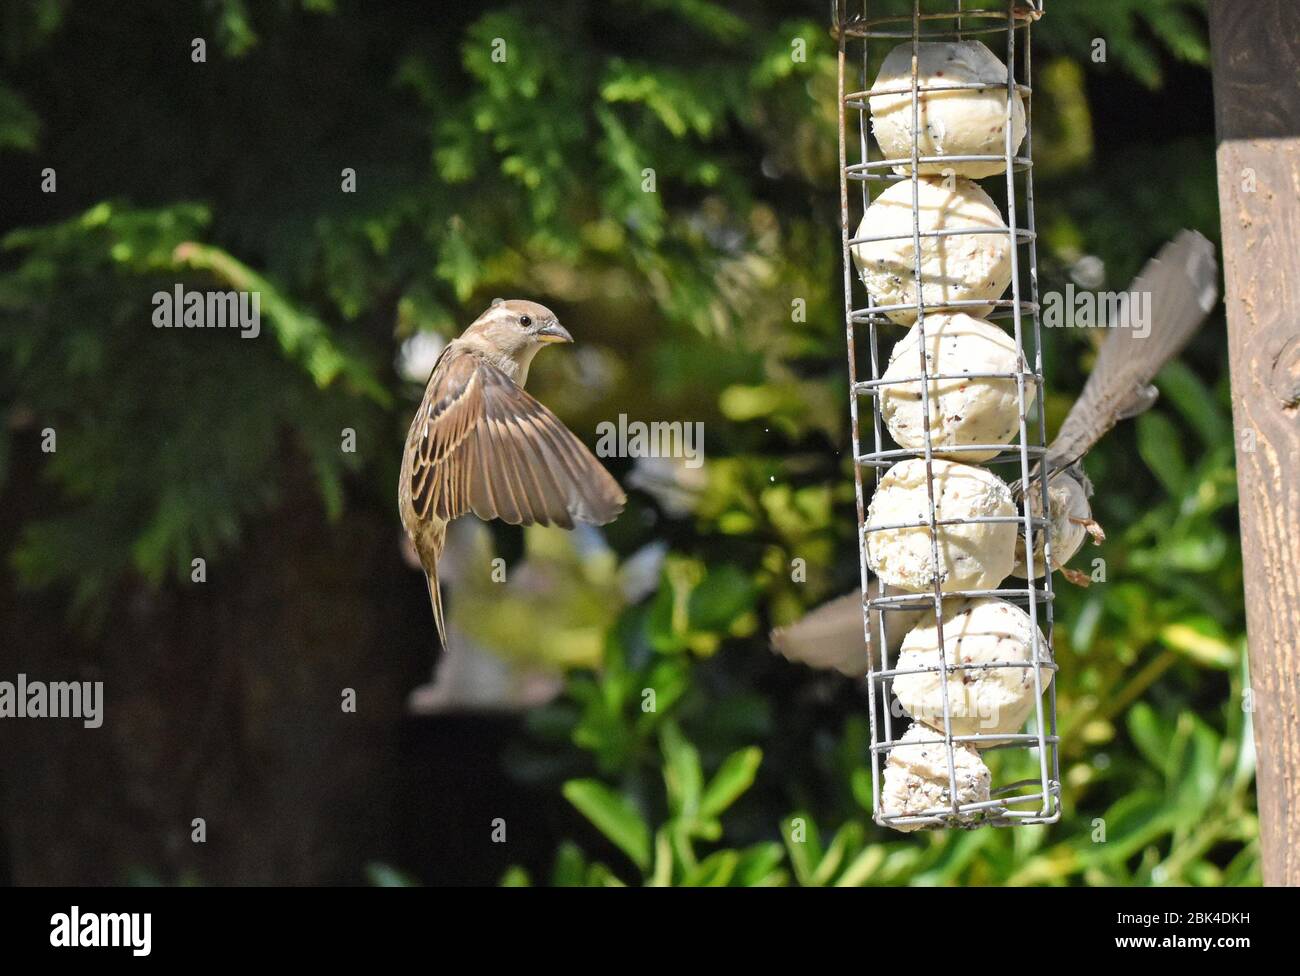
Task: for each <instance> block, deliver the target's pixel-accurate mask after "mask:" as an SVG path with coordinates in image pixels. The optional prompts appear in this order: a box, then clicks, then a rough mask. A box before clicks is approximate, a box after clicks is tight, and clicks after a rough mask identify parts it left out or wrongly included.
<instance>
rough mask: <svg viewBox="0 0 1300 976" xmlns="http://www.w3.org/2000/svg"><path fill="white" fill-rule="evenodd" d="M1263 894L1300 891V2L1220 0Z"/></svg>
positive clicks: (1232, 361) (1231, 327) (1217, 74)
mask: <svg viewBox="0 0 1300 976" xmlns="http://www.w3.org/2000/svg"><path fill="white" fill-rule="evenodd" d="M1210 47H1211V52H1212V59H1213V66H1214V108H1215V131H1216V134H1217V138H1218V153H1217V155H1218V170H1219V211H1220V221H1221V224H1222V230H1223V272H1224V279H1225V284H1226V286H1227V287H1226V294H1225V301H1226V304H1227V312H1228V358H1229V365H1230V368H1231V373H1232V416H1233V423H1234V426H1235V427H1236V431H1237V481H1238V484H1239V486H1240V490H1241V503H1240V515H1241V547H1242V554H1243V556H1244V562H1245V573H1246V627H1247V633H1248V640H1249V646H1250V673H1251V681H1250V683H1251V689H1252V694H1251V697H1252V699H1253V705H1254V721H1255V748H1256V751H1257V753H1258V756H1259V764H1258V774H1257V780H1258V789H1259V820H1260V844H1261V849H1262V859H1263V869H1264V883H1265V884H1268V885H1300V62H1298V61H1297V58H1300V4H1297V3H1296V2H1295V0H1249V2H1242V0H1212V2H1211V3H1210Z"/></svg>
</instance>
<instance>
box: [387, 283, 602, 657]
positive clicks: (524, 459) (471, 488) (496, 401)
mask: <svg viewBox="0 0 1300 976" xmlns="http://www.w3.org/2000/svg"><path fill="white" fill-rule="evenodd" d="M572 341H573V337H572V336H571V335H569V333H568V332H567V331H566V330H565V328H564V327H563V326H562V325H560V323H559V322H558V321H557V320H556V318H555V313H554V312H552V311H551V310H550V309H549V308H546V307H545V306H544V305H538V304H537V303H536V302H527V301H520V300H511V301H497V302H493V303H492V306H491V307H490V308H489V309H488V310H487V311H485V312H484V313H483V314H482V315H480V316H479V317H478V318H477V319H476V320H475V321H474V323H473V324H472V325H471V326H470V327H469V328H468V329H466V330H465V331H464V332H463V333H461V335H460V338H458V339H454V340H452V342H450V343H449V344H448V345H447V348H446V349H444V350H443V352H442V354H441V355H440V356H439V357H438V361H437V363H435V364H434V367H433V374H432V375H431V376H430V377H429V383H428V386H426V387H425V390H424V399H423V400H422V401H421V402H420V408H419V410H417V411H416V413H415V418H414V419H413V420H412V421H411V429H410V431H409V432H408V433H407V435H406V448H405V451H404V452H403V455H402V474H401V480H400V481H399V483H398V486H397V503H398V507H399V509H400V510H401V514H402V525H403V527H404V528H405V529H406V534H407V535H408V536H409V537H410V539H411V542H412V543H413V544H414V546H415V551H416V552H417V553H418V554H419V557H420V563H421V565H422V566H423V567H424V573H425V576H426V577H427V579H428V583H429V599H430V601H431V603H432V604H433V619H434V623H436V624H437V627H438V636H439V638H440V639H441V640H442V643H443V646H444V647H445V646H446V645H447V626H446V621H445V620H444V618H443V610H442V593H441V591H440V589H439V588H438V557H439V556H441V555H442V549H443V545H444V543H445V542H446V538H447V523H449V522H450V521H451V520H452V519H454V518H457V517H459V516H461V515H464V514H465V513H467V512H473V513H474V514H475V515H477V516H478V517H479V518H481V519H494V518H499V519H501V520H502V521H503V522H508V523H509V524H511V525H532V524H533V523H534V522H538V523H540V524H542V525H551V524H555V525H559V526H562V527H563V528H566V529H571V528H573V524H574V522H588V523H591V524H593V525H604V524H605V523H606V522H610V521H613V519H614V518H615V517H616V516H617V515H618V513H619V512H620V511H622V509H623V503H624V502H625V501H626V500H627V499H626V497H625V496H624V494H623V490H622V489H621V488H619V486H618V482H616V481H615V480H614V479H613V478H612V477H611V476H610V474H609V472H608V471H606V470H605V468H604V467H603V466H602V465H601V463H600V462H599V461H597V460H596V458H595V457H594V456H592V454H591V452H590V451H588V450H587V448H586V446H585V445H584V444H583V443H582V441H580V440H578V438H577V437H575V436H574V435H573V434H572V433H571V432H570V431H569V429H568V428H567V427H565V426H564V424H563V423H561V421H560V419H559V418H558V417H556V416H555V414H553V413H551V411H549V410H547V409H546V407H544V406H542V405H541V404H540V403H538V402H537V401H536V400H535V399H533V398H532V397H531V396H529V395H528V394H527V393H525V392H524V389H523V387H524V383H525V381H526V380H527V379H528V367H529V366H530V365H531V363H532V361H533V357H534V356H535V355H537V351H538V350H539V349H541V348H542V346H544V345H547V344H548V343H553V342H572Z"/></svg>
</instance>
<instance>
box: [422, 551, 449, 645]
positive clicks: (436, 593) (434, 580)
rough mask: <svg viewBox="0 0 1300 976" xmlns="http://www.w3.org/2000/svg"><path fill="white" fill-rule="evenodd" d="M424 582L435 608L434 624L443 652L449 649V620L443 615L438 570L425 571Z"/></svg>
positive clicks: (430, 601)
mask: <svg viewBox="0 0 1300 976" xmlns="http://www.w3.org/2000/svg"><path fill="white" fill-rule="evenodd" d="M424 580H425V582H426V583H428V584H429V603H430V604H431V605H432V606H433V623H434V625H435V626H436V627H437V628H438V640H440V641H441V642H442V647H443V650H446V649H447V620H446V618H445V617H444V616H443V613H442V587H440V586H439V585H438V573H437V571H436V570H434V571H432V572H430V571H427V570H426V571H425V574H424Z"/></svg>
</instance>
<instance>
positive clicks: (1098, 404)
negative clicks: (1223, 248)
mask: <svg viewBox="0 0 1300 976" xmlns="http://www.w3.org/2000/svg"><path fill="white" fill-rule="evenodd" d="M1128 291H1129V293H1130V294H1134V293H1136V294H1143V293H1146V294H1149V295H1150V296H1151V299H1150V301H1151V304H1150V311H1151V322H1150V330H1149V332H1148V331H1143V330H1140V329H1138V330H1135V329H1133V328H1129V327H1126V326H1125V325H1124V324H1120V327H1118V328H1111V329H1109V330H1108V331H1107V335H1106V338H1105V339H1104V340H1103V341H1102V344H1101V349H1100V350H1099V351H1098V353H1097V362H1096V365H1095V366H1094V367H1093V370H1092V375H1091V376H1089V377H1088V382H1087V383H1086V384H1085V385H1084V388H1083V392H1082V393H1081V394H1080V395H1079V399H1078V400H1077V401H1076V402H1075V404H1074V406H1073V408H1071V410H1070V413H1069V415H1068V416H1067V417H1066V418H1065V422H1064V423H1062V424H1061V429H1060V432H1059V433H1058V434H1057V435H1056V439H1055V440H1054V441H1052V444H1051V446H1050V447H1049V448H1048V450H1047V464H1048V469H1049V471H1051V472H1055V471H1058V470H1060V469H1061V468H1064V467H1068V466H1069V465H1071V464H1073V463H1074V462H1075V461H1077V460H1079V458H1081V457H1083V455H1084V454H1086V453H1087V452H1088V451H1089V450H1090V449H1091V448H1092V447H1093V445H1094V444H1096V443H1097V441H1098V440H1100V439H1101V438H1102V436H1103V435H1104V434H1106V432H1107V431H1109V430H1110V429H1111V428H1112V427H1114V426H1115V425H1116V424H1117V423H1119V421H1121V420H1125V419H1127V418H1129V417H1133V416H1136V415H1137V414H1139V413H1141V412H1142V411H1144V410H1146V409H1148V408H1149V407H1150V406H1151V405H1152V404H1153V403H1155V400H1156V389H1155V387H1153V386H1152V385H1151V381H1152V380H1153V379H1154V378H1155V375H1156V373H1158V372H1160V369H1161V368H1162V367H1163V366H1164V365H1165V363H1167V362H1168V361H1169V360H1170V359H1172V358H1173V357H1174V356H1176V355H1177V354H1178V353H1179V351H1180V350H1181V349H1182V348H1183V346H1185V345H1186V344H1187V341H1188V340H1189V339H1190V338H1191V337H1192V334H1193V333H1194V332H1195V331H1196V329H1197V328H1198V327H1199V326H1200V324H1201V322H1203V321H1204V320H1205V317H1206V315H1208V314H1209V312H1210V310H1211V309H1212V308H1213V307H1214V303H1215V302H1216V301H1217V300H1218V265H1217V263H1216V261H1215V258H1214V245H1213V244H1211V243H1210V242H1209V241H1208V240H1206V239H1205V238H1204V237H1203V236H1201V235H1200V234H1198V233H1196V232H1195V231H1191V230H1184V231H1181V232H1180V233H1179V234H1178V235H1177V236H1176V237H1175V238H1174V239H1173V240H1171V241H1170V242H1169V243H1168V244H1166V245H1165V246H1164V247H1162V248H1161V249H1160V252H1159V253H1158V254H1157V255H1156V256H1155V257H1153V258H1152V259H1151V260H1150V261H1148V262H1147V263H1146V265H1145V267H1143V269H1142V271H1141V272H1139V274H1138V276H1137V277H1136V278H1134V279H1133V283H1132V284H1131V285H1129V288H1128Z"/></svg>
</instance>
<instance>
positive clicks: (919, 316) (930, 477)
mask: <svg viewBox="0 0 1300 976" xmlns="http://www.w3.org/2000/svg"><path fill="white" fill-rule="evenodd" d="M920 57H921V0H912V173H911V180H912V248H913V252H912V259H913V260H912V267H913V274H914V276H915V279H916V332H917V336H918V338H919V345H920V350H919V352H920V357H921V424H922V432H923V433H924V435H925V491H926V497H927V503H928V508H927V521H928V523H929V531H930V559H931V564H930V568H931V571H932V573H933V584H934V626H935V630H936V632H937V639H938V642H939V688H940V690H941V695H942V697H943V738H944V743H945V745H946V746H947V752H948V790H949V792H948V800H949V802H950V803H951V804H952V812H953V815H954V816H956V815H957V814H959V813H960V812H961V811H960V809H959V804H958V802H957V767H956V763H955V761H954V759H953V751H952V712H951V709H950V708H949V705H948V654H947V651H946V650H945V649H944V646H943V583H942V581H941V580H940V578H939V527H938V525H937V524H936V523H937V521H938V515H937V514H936V513H935V502H934V445H933V443H932V442H931V435H930V370H929V366H928V364H927V363H926V352H927V351H928V350H927V348H926V344H925V293H924V288H923V285H924V278H923V276H922V274H921V265H922V263H923V262H922V257H921V199H920V194H921V172H920V170H921V164H920V149H919V147H918V146H917V143H916V141H917V139H918V138H919V136H920V123H921V93H920V91H919V86H920V82H919V80H918V78H917V74H918V72H919V71H920ZM934 240H935V241H936V246H937V247H938V246H942V242H941V239H940V238H935V239H934ZM876 403H877V411H879V406H878V405H879V399H877V401H876Z"/></svg>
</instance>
